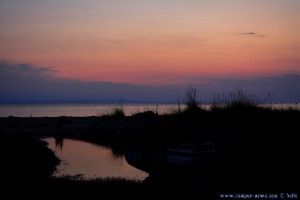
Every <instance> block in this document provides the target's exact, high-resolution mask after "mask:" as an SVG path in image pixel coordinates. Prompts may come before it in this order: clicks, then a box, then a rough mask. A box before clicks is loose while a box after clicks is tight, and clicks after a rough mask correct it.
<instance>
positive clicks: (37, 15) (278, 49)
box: [0, 0, 300, 84]
mask: <svg viewBox="0 0 300 200" xmlns="http://www.w3.org/2000/svg"><path fill="white" fill-rule="evenodd" d="M20 2H21V1H20ZM20 2H19V4H15V3H13V2H12V3H10V1H3V2H1V4H2V6H1V8H0V12H1V16H2V18H1V17H0V24H1V27H2V31H1V33H0V43H1V47H0V59H2V60H7V61H12V62H20V63H30V64H33V65H35V66H42V67H48V68H50V69H54V70H56V71H57V73H56V74H55V75H56V76H57V77H62V78H70V79H80V80H89V81H91V80H92V81H109V82H125V83H134V84H182V83H192V82H196V81H197V78H198V77H203V76H208V77H216V76H249V75H253V76H258V75H264V74H266V75H267V74H276V73H280V72H296V73H300V66H299V64H300V54H299V52H300V38H299V35H300V26H299V19H300V14H299V10H300V3H299V1H297V0H287V1H278V0H274V1H273V0H271V1H270V0H263V1H257V0H254V1H245V2H244V1H243V2H240V1H235V0H229V1H226V3H224V2H221V1H211V2H208V1H192V0H188V1H166V2H168V3H166V2H160V1H151V2H152V3H151V4H150V3H149V1H144V0H141V1H130V2H129V3H124V2H123V3H122V2H116V1H101V2H97V1H92V0H90V1H88V3H85V1H76V2H74V3H72V5H70V4H69V3H68V1H67V0H63V1H57V2H56V1H54V2H48V3H47V2H46V3H45V2H44V4H42V3H40V4H38V5H34V6H32V7H31V6H30V5H26V4H25V3H20ZM12 11H14V13H17V14H16V15H12V14H11V12H12Z"/></svg>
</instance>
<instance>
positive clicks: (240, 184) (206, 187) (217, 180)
mask: <svg viewBox="0 0 300 200" xmlns="http://www.w3.org/2000/svg"><path fill="white" fill-rule="evenodd" d="M191 97H192V98H191V99H188V100H189V101H187V102H186V104H187V107H186V109H185V110H180V109H179V108H178V109H174V112H173V113H172V114H166V115H158V114H156V113H155V112H144V113H137V114H135V115H133V116H127V117H126V116H125V115H124V113H123V112H122V108H120V109H116V110H114V111H113V112H112V113H111V114H108V115H105V116H99V117H57V118H18V117H8V118H1V119H0V123H1V138H2V139H1V141H2V145H1V146H2V148H3V149H2V151H1V154H2V156H1V157H2V159H3V162H2V163H6V164H7V165H6V167H4V170H5V171H7V172H8V173H7V174H6V175H5V177H6V181H7V182H8V183H12V185H13V183H14V181H16V180H17V182H18V183H19V180H20V179H21V180H22V181H23V182H24V181H25V182H26V181H28V180H33V181H32V182H33V186H34V187H37V188H39V189H41V185H40V184H39V182H41V183H43V184H42V185H43V187H42V189H41V190H42V191H44V192H48V191H49V190H51V191H52V189H53V191H61V192H65V194H66V193H71V194H73V195H76V194H78V193H80V194H85V193H87V192H90V193H91V194H93V193H97V192H99V191H100V192H103V193H110V192H109V191H122V192H123V193H124V194H125V193H126V194H128V195H130V194H132V193H134V194H137V193H139V194H150V195H153V196H155V195H157V194H159V193H166V194H168V195H175V196H176V195H177V194H183V195H186V194H187V193H188V194H195V195H198V196H199V197H203V198H208V199H219V196H218V195H220V194H223V193H251V194H255V193H276V194H280V193H286V192H290V193H293V192H294V193H295V192H296V193H297V192H298V188H297V184H295V181H294V180H299V178H300V173H299V168H300V166H299V165H300V164H299V163H300V150H299V148H298V147H299V146H300V144H299V143H300V142H299V140H298V138H299V131H298V130H299V124H300V123H299V122H300V121H299V120H300V110H299V109H293V108H290V109H286V110H275V109H272V108H271V105H270V106H269V107H266V106H264V107H261V106H259V104H257V103H255V102H253V101H249V99H248V100H247V99H246V100H247V101H245V99H243V98H242V99H238V101H237V100H236V101H230V102H225V104H224V103H223V102H217V103H215V104H213V105H212V108H211V110H205V109H203V108H202V107H201V105H199V103H198V102H196V101H195V97H194V96H191ZM11 135H13V136H14V139H13V140H11V139H10V137H11ZM25 135H26V136H25ZM8 136H9V137H8ZM45 136H53V137H63V138H64V137H67V138H76V139H81V140H86V141H89V142H93V143H97V144H101V145H106V146H109V147H111V148H112V149H113V151H114V153H115V154H116V155H122V154H123V153H124V151H126V150H127V149H129V148H135V149H138V150H143V151H148V152H151V151H155V149H157V148H165V147H171V146H174V145H178V144H182V143H186V142H190V141H207V142H210V143H213V144H214V145H215V147H216V154H217V159H215V160H213V161H210V162H207V163H204V164H203V166H200V167H199V168H197V169H193V171H191V172H190V171H188V170H184V169H183V170H173V169H167V170H165V169H164V170H161V171H159V170H155V171H152V172H151V173H150V176H149V177H148V178H147V179H146V180H145V181H144V182H142V183H139V182H135V181H126V180H94V181H82V180H81V181H79V180H77V181H76V180H67V179H55V178H47V177H48V176H49V174H51V173H50V171H51V170H53V169H54V168H55V166H56V164H57V163H58V161H57V160H56V159H55V158H53V154H51V153H49V152H48V151H46V150H45V148H46V146H41V145H40V142H39V141H37V140H28V139H26V138H27V137H29V138H32V137H33V138H40V137H45ZM3 138H4V139H3ZM20 141H21V142H20ZM32 141H35V142H32ZM24 144H26V145H24ZM36 144H39V145H40V146H39V148H40V149H44V150H43V151H40V150H38V151H37V150H34V149H32V148H33V147H34V146H35V145H36ZM10 147H13V149H15V151H14V152H13V153H10V152H11V151H7V149H9V148H10ZM16 147H17V148H16ZM25 149H31V151H29V150H25ZM37 152H39V153H38V155H39V154H40V155H43V156H42V157H43V158H45V159H40V158H41V157H34V156H35V154H37ZM28 155H30V156H29V157H28ZM45 156H46V157H47V159H46V157H45ZM31 157H32V158H33V159H31ZM12 158H13V159H12ZM27 158H28V159H27ZM29 158H30V159H29ZM24 159H25V160H24ZM12 160H13V161H12ZM50 161H51V162H50ZM20 163H27V164H28V166H27V167H26V165H24V164H20ZM41 163H44V164H41ZM37 164H39V167H38V168H39V170H36V167H37ZM23 166H25V167H23ZM2 167H3V165H2ZM16 168H17V169H16ZM10 170H13V171H10ZM11 173H14V174H15V175H17V179H16V177H15V176H14V174H11ZM20 177H21V178H20ZM37 177H38V178H37ZM40 177H42V179H40ZM6 185H10V186H12V185H11V184H6ZM51 188H52V189H51ZM124 188H125V189H124ZM73 189H74V191H76V192H74V193H72V192H71V191H73ZM16 190H20V187H18V189H16ZM110 194H111V195H113V192H111V193H110Z"/></svg>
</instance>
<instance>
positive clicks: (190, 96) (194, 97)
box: [184, 87, 201, 112]
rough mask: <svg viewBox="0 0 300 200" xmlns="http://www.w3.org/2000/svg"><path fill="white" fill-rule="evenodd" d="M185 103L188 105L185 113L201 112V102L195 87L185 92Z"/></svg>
mask: <svg viewBox="0 0 300 200" xmlns="http://www.w3.org/2000/svg"><path fill="white" fill-rule="evenodd" d="M184 102H185V105H186V108H185V111H187V112H191V111H199V110H201V101H200V99H199V98H198V91H197V90H196V89H195V88H193V87H189V88H188V89H187V90H186V91H185V100H184Z"/></svg>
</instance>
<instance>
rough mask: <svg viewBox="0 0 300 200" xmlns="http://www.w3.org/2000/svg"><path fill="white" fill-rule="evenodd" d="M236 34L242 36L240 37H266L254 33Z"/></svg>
mask: <svg viewBox="0 0 300 200" xmlns="http://www.w3.org/2000/svg"><path fill="white" fill-rule="evenodd" d="M236 34H238V35H242V36H252V37H267V36H266V35H263V34H259V33H256V32H241V33H236Z"/></svg>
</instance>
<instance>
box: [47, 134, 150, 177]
mask: <svg viewBox="0 0 300 200" xmlns="http://www.w3.org/2000/svg"><path fill="white" fill-rule="evenodd" d="M45 141H47V142H48V143H49V145H48V147H49V148H50V149H52V150H53V151H54V152H55V154H56V155H57V156H58V157H59V158H60V159H61V160H62V162H61V164H60V165H59V166H58V167H57V170H56V171H55V172H54V174H53V176H56V177H61V176H73V177H76V176H81V177H82V178H84V179H91V178H107V177H121V178H126V179H137V180H140V181H142V180H144V179H145V178H146V177H147V176H148V174H147V173H146V172H143V171H141V170H138V169H136V168H134V167H132V166H130V165H129V164H128V163H127V162H126V160H125V159H124V157H115V156H113V153H112V151H111V149H109V148H106V147H103V146H98V145H94V144H91V143H88V142H84V141H78V140H72V139H63V138H47V139H45Z"/></svg>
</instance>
